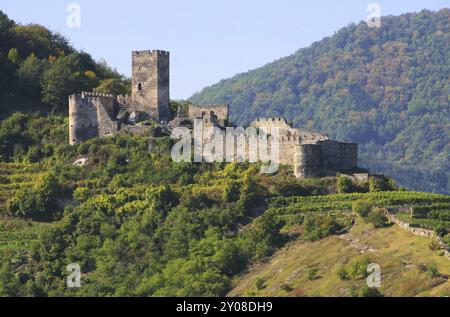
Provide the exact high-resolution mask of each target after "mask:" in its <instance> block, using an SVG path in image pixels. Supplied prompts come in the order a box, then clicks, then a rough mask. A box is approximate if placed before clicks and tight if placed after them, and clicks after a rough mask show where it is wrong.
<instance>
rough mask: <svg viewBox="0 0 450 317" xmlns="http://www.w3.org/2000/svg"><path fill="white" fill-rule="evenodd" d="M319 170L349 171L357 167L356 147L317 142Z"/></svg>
mask: <svg viewBox="0 0 450 317" xmlns="http://www.w3.org/2000/svg"><path fill="white" fill-rule="evenodd" d="M318 145H320V149H321V154H320V156H321V157H320V159H321V164H320V165H321V168H322V169H323V170H331V171H351V170H353V169H356V168H357V167H358V145H357V144H355V143H341V142H337V141H332V140H326V141H319V142H318Z"/></svg>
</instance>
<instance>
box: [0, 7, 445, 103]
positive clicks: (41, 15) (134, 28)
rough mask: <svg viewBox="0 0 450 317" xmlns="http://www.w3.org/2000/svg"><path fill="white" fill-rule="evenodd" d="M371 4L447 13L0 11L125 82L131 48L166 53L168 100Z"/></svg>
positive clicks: (300, 43)
mask: <svg viewBox="0 0 450 317" xmlns="http://www.w3.org/2000/svg"><path fill="white" fill-rule="evenodd" d="M373 2H376V3H378V4H379V5H380V6H381V9H382V15H390V14H392V15H399V14H402V13H405V12H414V11H420V10H422V9H425V8H426V9H430V10H439V9H441V8H444V7H449V3H448V0H369V1H366V0H345V1H336V0H312V1H302V0H270V1H269V0H159V1H153V0H147V1H144V0H127V1H111V0H109V1H107V0H90V1H88V0H72V1H70V0H69V1H66V0H39V1H30V0H26V1H25V0H0V9H1V10H3V11H4V12H6V13H7V14H8V15H9V16H10V18H12V19H14V20H15V21H16V22H19V23H22V24H28V23H40V24H43V25H45V26H47V27H49V28H51V29H52V30H54V31H57V32H60V33H62V34H63V35H65V36H67V37H68V38H69V39H70V40H71V42H72V43H73V45H74V46H75V47H76V48H78V49H83V50H85V51H86V52H88V53H90V54H92V56H93V57H94V58H95V59H100V58H104V59H105V60H106V61H107V62H108V63H109V64H110V65H111V66H112V67H114V68H117V70H118V71H120V72H121V73H123V74H125V75H127V76H129V75H130V71H131V65H130V56H131V51H132V50H140V49H154V48H157V49H163V50H169V51H170V52H171V97H172V98H174V99H181V98H187V97H189V96H191V95H192V94H193V93H194V92H196V91H199V90H200V89H202V88H203V87H205V86H208V85H211V84H213V83H215V82H217V81H219V80H221V79H224V78H228V77H231V76H233V75H235V74H237V73H240V72H245V71H247V70H249V69H254V68H257V67H260V66H262V65H264V64H266V63H268V62H271V61H273V60H275V59H277V58H280V57H283V56H287V55H290V54H292V53H294V52H295V51H296V50H297V49H299V48H302V47H305V46H308V45H310V44H311V43H312V42H314V41H318V40H320V39H322V38H323V37H325V36H329V35H332V34H333V33H334V32H335V31H337V30H338V29H340V28H341V27H343V26H346V25H347V24H349V23H351V22H359V21H361V20H365V19H366V17H367V16H368V15H369V13H368V12H367V11H366V7H367V5H368V4H370V3H373ZM70 3H77V4H79V5H80V8H81V26H80V27H79V28H69V27H68V26H67V23H66V20H67V17H68V15H69V13H68V12H67V5H68V4H70Z"/></svg>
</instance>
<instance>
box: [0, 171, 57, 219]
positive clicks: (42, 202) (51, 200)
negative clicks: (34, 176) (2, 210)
mask: <svg viewBox="0 0 450 317" xmlns="http://www.w3.org/2000/svg"><path fill="white" fill-rule="evenodd" d="M58 193H59V184H58V181H57V179H56V177H55V175H54V174H51V173H50V174H46V175H44V176H41V177H40V178H39V179H38V180H37V181H36V183H35V184H34V186H33V187H32V188H22V189H20V190H19V191H17V193H16V194H15V196H14V197H13V198H12V199H10V200H9V201H8V204H7V209H8V212H9V213H10V214H12V215H14V216H17V217H24V218H32V219H35V220H49V219H51V218H52V216H54V213H55V212H56V211H57V209H58Z"/></svg>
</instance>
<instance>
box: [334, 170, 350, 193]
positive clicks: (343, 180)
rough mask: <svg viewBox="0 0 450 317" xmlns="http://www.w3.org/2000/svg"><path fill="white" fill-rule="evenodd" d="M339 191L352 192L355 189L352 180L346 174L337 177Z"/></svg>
mask: <svg viewBox="0 0 450 317" xmlns="http://www.w3.org/2000/svg"><path fill="white" fill-rule="evenodd" d="M337 191H338V193H340V194H345V193H351V192H352V191H353V182H352V180H351V179H350V178H348V177H346V176H344V175H339V176H338V178H337Z"/></svg>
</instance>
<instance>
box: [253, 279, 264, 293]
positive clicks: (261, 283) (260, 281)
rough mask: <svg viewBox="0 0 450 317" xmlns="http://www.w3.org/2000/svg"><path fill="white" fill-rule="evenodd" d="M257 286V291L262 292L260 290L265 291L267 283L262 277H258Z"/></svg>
mask: <svg viewBox="0 0 450 317" xmlns="http://www.w3.org/2000/svg"><path fill="white" fill-rule="evenodd" d="M255 285H256V289H257V290H258V291H260V290H262V289H265V288H266V287H267V285H266V282H265V281H264V280H263V279H262V278H260V277H258V278H257V279H256V283H255Z"/></svg>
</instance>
